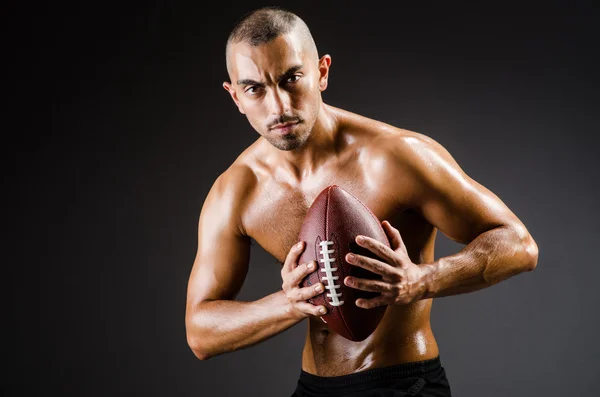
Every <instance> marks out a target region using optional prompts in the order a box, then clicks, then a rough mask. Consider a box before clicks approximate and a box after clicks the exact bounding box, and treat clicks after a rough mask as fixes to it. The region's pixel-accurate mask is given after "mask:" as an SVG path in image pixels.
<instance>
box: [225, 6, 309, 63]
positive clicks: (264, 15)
mask: <svg viewBox="0 0 600 397" xmlns="http://www.w3.org/2000/svg"><path fill="white" fill-rule="evenodd" d="M294 30H298V32H299V33H300V34H301V35H302V36H303V38H304V39H305V40H307V41H306V42H307V43H308V44H309V45H310V47H311V48H312V49H313V50H314V52H315V54H317V50H316V48H317V47H316V45H315V42H314V39H313V37H312V34H311V33H310V30H309V29H308V26H307V25H306V23H305V22H304V21H303V20H302V19H301V18H300V17H299V16H298V15H296V14H294V13H293V12H290V11H288V10H286V9H283V8H281V7H279V6H265V7H261V8H258V9H256V10H254V11H250V12H248V13H246V14H245V15H244V16H242V17H241V18H240V19H239V20H238V21H237V22H236V23H235V25H234V27H233V29H232V30H231V33H230V34H229V37H228V39H227V46H226V50H225V57H226V60H227V70H229V60H228V56H227V54H228V52H229V48H230V46H231V45H232V44H236V43H240V42H246V43H248V44H250V45H252V46H258V45H261V44H265V43H268V42H270V41H271V40H274V39H276V38H277V37H279V36H281V35H284V34H287V33H290V32H292V31H294Z"/></svg>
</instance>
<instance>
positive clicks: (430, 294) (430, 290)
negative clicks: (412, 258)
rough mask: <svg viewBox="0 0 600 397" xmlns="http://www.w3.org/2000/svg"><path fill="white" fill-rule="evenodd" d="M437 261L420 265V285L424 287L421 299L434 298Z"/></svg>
mask: <svg viewBox="0 0 600 397" xmlns="http://www.w3.org/2000/svg"><path fill="white" fill-rule="evenodd" d="M438 265H439V263H438V261H436V262H432V263H427V264H424V265H420V267H421V269H422V270H423V273H422V275H421V283H422V284H423V285H424V289H425V292H423V296H422V298H421V299H431V298H435V296H436V295H435V294H436V286H435V274H436V271H437V268H438Z"/></svg>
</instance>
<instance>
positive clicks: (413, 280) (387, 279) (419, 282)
mask: <svg viewBox="0 0 600 397" xmlns="http://www.w3.org/2000/svg"><path fill="white" fill-rule="evenodd" d="M382 225H383V230H384V231H385V233H386V235H387V237H388V240H389V241H390V245H391V248H389V247H387V246H386V245H384V244H382V243H380V242H379V241H377V240H375V239H373V238H370V237H367V236H362V237H364V240H363V241H361V239H360V237H361V236H356V243H357V244H358V245H360V246H361V247H364V248H367V249H368V250H369V251H371V252H373V253H374V254H375V255H377V256H378V257H379V258H381V259H384V260H385V262H382V261H380V260H377V259H373V258H369V257H366V256H363V255H356V254H354V255H353V254H348V255H346V262H348V263H350V264H352V265H354V266H359V267H362V268H363V269H366V270H369V271H371V272H373V273H376V274H379V275H381V276H382V280H381V281H379V280H369V279H363V278H356V277H346V278H345V279H344V283H345V284H346V285H347V286H349V287H352V288H356V289H359V290H363V291H371V292H381V295H379V296H377V297H375V298H372V299H357V300H356V306H358V307H361V308H364V309H370V308H373V307H377V306H382V305H406V304H408V303H411V302H414V301H416V300H419V299H422V298H423V296H424V294H425V292H426V291H427V285H426V282H425V280H426V276H427V273H426V271H425V270H424V269H423V268H422V267H420V266H417V265H415V264H414V263H412V261H411V260H410V258H409V256H408V253H407V252H406V247H405V245H404V242H403V241H402V237H401V236H400V232H399V231H398V229H396V228H394V227H393V226H392V225H391V224H390V223H389V222H388V221H383V222H382ZM352 256H353V257H352Z"/></svg>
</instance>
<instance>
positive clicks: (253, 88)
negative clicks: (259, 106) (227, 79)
mask: <svg viewBox="0 0 600 397" xmlns="http://www.w3.org/2000/svg"><path fill="white" fill-rule="evenodd" d="M260 89H261V87H258V86H255V85H251V86H249V87H248V88H246V91H244V92H246V93H248V94H250V95H256V94H258V93H259V92H260Z"/></svg>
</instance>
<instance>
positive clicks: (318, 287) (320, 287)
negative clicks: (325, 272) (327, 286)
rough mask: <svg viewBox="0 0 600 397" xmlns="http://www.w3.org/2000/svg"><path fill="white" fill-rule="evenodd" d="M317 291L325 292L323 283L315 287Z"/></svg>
mask: <svg viewBox="0 0 600 397" xmlns="http://www.w3.org/2000/svg"><path fill="white" fill-rule="evenodd" d="M315 291H317V292H323V286H322V285H321V284H319V285H317V286H316V287H315Z"/></svg>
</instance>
